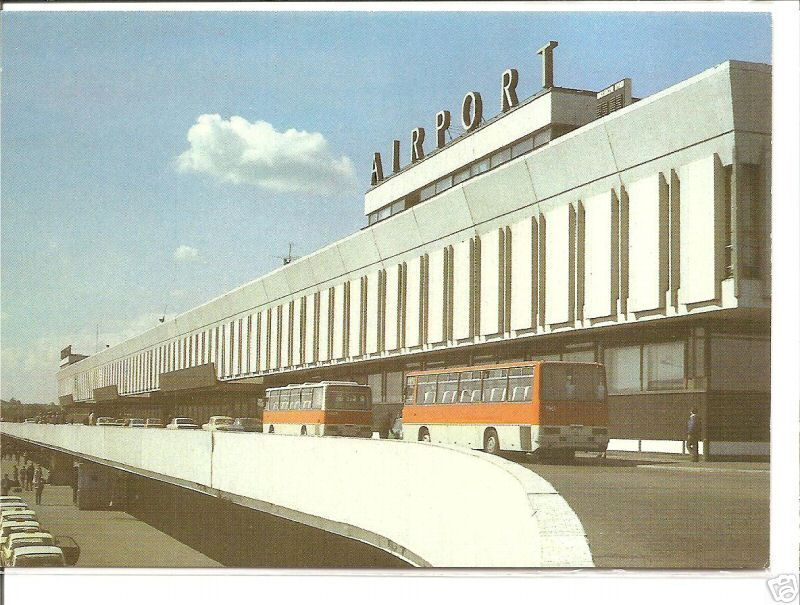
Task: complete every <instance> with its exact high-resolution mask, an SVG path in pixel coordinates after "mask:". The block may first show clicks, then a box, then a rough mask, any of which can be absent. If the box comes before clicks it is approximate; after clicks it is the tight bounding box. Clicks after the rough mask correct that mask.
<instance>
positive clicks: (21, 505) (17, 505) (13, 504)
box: [0, 502, 30, 512]
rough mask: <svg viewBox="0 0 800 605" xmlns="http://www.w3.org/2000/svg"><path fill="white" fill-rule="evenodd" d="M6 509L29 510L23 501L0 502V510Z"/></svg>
mask: <svg viewBox="0 0 800 605" xmlns="http://www.w3.org/2000/svg"><path fill="white" fill-rule="evenodd" d="M7 510H30V506H28V505H27V504H26V503H25V502H8V503H2V504H0V511H2V512H5V511H7Z"/></svg>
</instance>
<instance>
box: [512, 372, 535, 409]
mask: <svg viewBox="0 0 800 605" xmlns="http://www.w3.org/2000/svg"><path fill="white" fill-rule="evenodd" d="M532 394H533V367H532V366H529V367H526V368H511V370H510V371H509V376H508V400H509V401H527V402H531V401H532V397H531V396H532Z"/></svg>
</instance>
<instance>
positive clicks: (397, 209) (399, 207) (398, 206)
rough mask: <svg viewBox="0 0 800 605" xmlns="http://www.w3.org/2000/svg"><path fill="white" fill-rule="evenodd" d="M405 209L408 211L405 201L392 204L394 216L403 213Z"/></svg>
mask: <svg viewBox="0 0 800 605" xmlns="http://www.w3.org/2000/svg"><path fill="white" fill-rule="evenodd" d="M405 209H406V201H405V200H397V201H396V202H394V203H393V204H392V214H397V213H398V212H402V211H403V210H405Z"/></svg>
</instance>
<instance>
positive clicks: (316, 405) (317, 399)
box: [311, 387, 323, 410]
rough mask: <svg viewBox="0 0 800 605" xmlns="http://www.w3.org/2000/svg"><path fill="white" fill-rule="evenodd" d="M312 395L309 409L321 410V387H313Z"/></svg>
mask: <svg viewBox="0 0 800 605" xmlns="http://www.w3.org/2000/svg"><path fill="white" fill-rule="evenodd" d="M313 391H314V393H313V395H312V396H311V407H312V408H313V409H315V410H321V409H322V401H323V392H322V387H314V389H313Z"/></svg>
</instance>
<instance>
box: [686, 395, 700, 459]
mask: <svg viewBox="0 0 800 605" xmlns="http://www.w3.org/2000/svg"><path fill="white" fill-rule="evenodd" d="M702 433H703V427H702V423H701V422H700V417H699V416H698V415H697V408H692V413H691V414H689V422H688V423H687V425H686V447H687V449H688V450H689V452H691V454H692V462H697V461H698V460H699V459H700V438H701V435H702Z"/></svg>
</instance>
